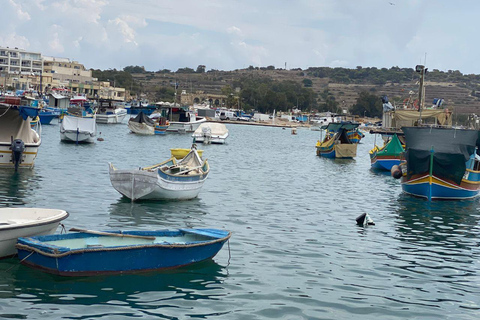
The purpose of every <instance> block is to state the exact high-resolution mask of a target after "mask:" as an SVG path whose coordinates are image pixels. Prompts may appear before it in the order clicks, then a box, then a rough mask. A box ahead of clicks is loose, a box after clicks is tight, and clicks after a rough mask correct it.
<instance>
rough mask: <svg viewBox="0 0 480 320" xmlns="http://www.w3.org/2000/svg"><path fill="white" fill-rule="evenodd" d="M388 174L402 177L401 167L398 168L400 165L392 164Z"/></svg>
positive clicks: (397, 177)
mask: <svg viewBox="0 0 480 320" xmlns="http://www.w3.org/2000/svg"><path fill="white" fill-rule="evenodd" d="M390 174H391V175H392V177H394V178H395V179H400V178H401V177H402V169H400V166H398V165H394V166H393V167H392V169H390Z"/></svg>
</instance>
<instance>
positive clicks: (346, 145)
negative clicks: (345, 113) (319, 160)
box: [316, 122, 360, 159]
mask: <svg viewBox="0 0 480 320" xmlns="http://www.w3.org/2000/svg"><path fill="white" fill-rule="evenodd" d="M359 125H360V124H358V123H353V122H341V123H329V124H328V126H327V128H326V130H327V132H326V134H325V138H324V139H323V141H322V142H320V141H318V142H317V145H316V148H317V156H321V157H325V158H347V159H349V158H354V157H355V156H356V155H357V144H356V143H353V142H352V141H350V139H349V138H348V131H352V130H354V129H356V128H357V127H358V126H359ZM329 132H330V133H332V134H329Z"/></svg>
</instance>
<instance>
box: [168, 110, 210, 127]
mask: <svg viewBox="0 0 480 320" xmlns="http://www.w3.org/2000/svg"><path fill="white" fill-rule="evenodd" d="M168 109H169V110H168V113H167V119H168V121H169V123H170V125H169V127H168V129H167V131H168V132H177V133H185V132H194V131H195V130H197V128H198V127H199V126H200V125H201V124H202V123H204V122H206V121H207V119H206V118H205V117H198V116H197V115H196V114H195V112H193V111H190V110H188V108H183V107H178V106H177V107H175V106H174V107H169V108H168Z"/></svg>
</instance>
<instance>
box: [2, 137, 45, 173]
mask: <svg viewBox="0 0 480 320" xmlns="http://www.w3.org/2000/svg"><path fill="white" fill-rule="evenodd" d="M41 143H42V141H41V140H39V141H38V142H37V143H28V144H25V151H24V152H23V155H22V163H20V165H19V166H18V167H19V168H33V166H34V165H35V159H36V158H37V153H38V148H39V147H40V144H41ZM11 145H12V143H11V142H10V141H9V142H0V168H15V164H14V163H13V161H12V150H10V146H11Z"/></svg>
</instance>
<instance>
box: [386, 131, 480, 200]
mask: <svg viewBox="0 0 480 320" xmlns="http://www.w3.org/2000/svg"><path fill="white" fill-rule="evenodd" d="M402 130H403V131H404V132H405V141H406V152H405V154H406V156H405V160H406V162H405V163H402V164H401V165H400V168H399V169H397V170H401V172H402V173H403V174H401V175H399V176H400V177H401V182H402V189H403V191H404V192H406V193H408V194H411V195H414V196H418V197H423V198H427V199H429V200H432V199H468V198H473V197H476V196H478V194H479V192H480V157H479V156H478V155H477V152H476V151H477V150H478V149H477V148H478V147H479V146H480V140H479V132H478V130H469V129H455V128H433V127H404V128H402ZM394 169H396V168H395V167H394V168H392V173H393V170H394Z"/></svg>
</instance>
